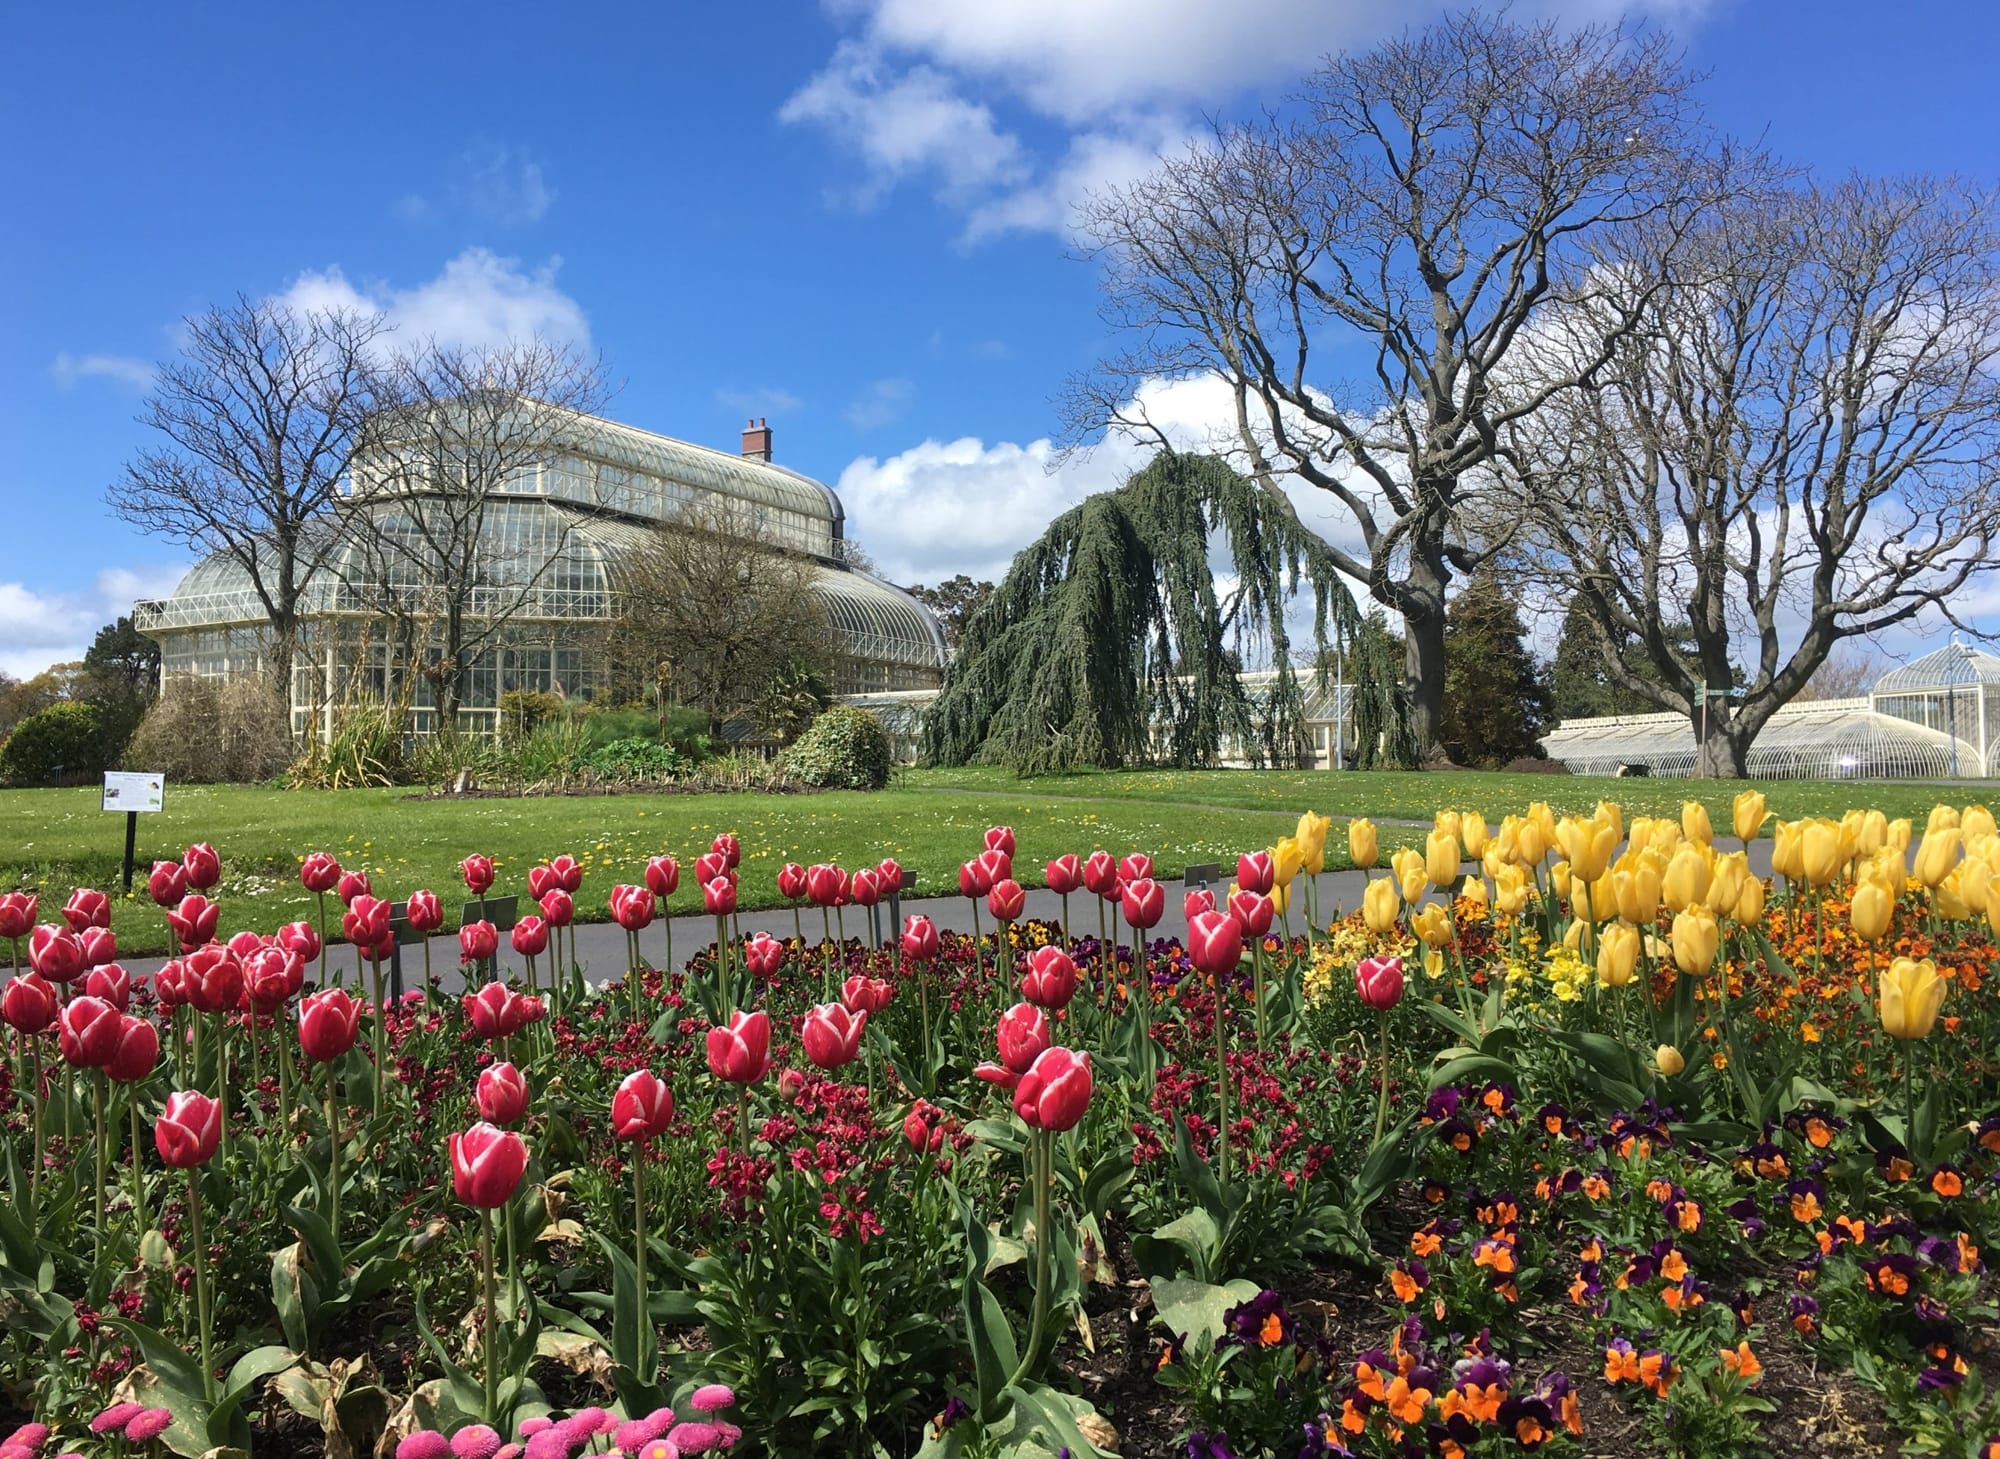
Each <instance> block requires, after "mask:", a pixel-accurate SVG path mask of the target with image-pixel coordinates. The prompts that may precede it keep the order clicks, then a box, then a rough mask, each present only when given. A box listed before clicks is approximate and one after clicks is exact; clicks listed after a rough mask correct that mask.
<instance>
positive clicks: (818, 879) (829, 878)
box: [806, 862, 986, 908]
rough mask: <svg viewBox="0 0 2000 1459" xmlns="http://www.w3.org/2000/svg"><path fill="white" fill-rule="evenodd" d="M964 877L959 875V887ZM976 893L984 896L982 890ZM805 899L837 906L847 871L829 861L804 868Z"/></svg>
mask: <svg viewBox="0 0 2000 1459" xmlns="http://www.w3.org/2000/svg"><path fill="white" fill-rule="evenodd" d="M963 881H964V878H963V876H961V877H960V884H961V887H962V886H963ZM978 895H980V896H982V897H983V896H985V895H986V893H985V891H984V890H981V891H980V892H979V893H978ZM806 899H807V900H808V901H810V902H811V903H812V904H813V905H814V906H815V907H822V908H824V907H838V906H840V905H841V904H842V903H843V902H845V901H846V900H847V873H846V872H844V871H842V870H841V869H840V868H839V867H837V866H834V865H833V864H831V863H830V862H821V863H819V864H818V865H815V866H809V867H807V868H806Z"/></svg>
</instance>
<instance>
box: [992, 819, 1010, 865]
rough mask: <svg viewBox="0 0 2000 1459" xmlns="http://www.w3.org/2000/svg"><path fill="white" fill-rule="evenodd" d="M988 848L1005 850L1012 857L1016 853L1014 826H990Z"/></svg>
mask: <svg viewBox="0 0 2000 1459" xmlns="http://www.w3.org/2000/svg"><path fill="white" fill-rule="evenodd" d="M986 849H987V850H988V851H1004V852H1005V853H1006V854H1007V855H1008V856H1009V857H1010V858H1011V857H1012V856H1013V854H1014V828H1013V827H1012V826H989V827H988V828H987V830H986Z"/></svg>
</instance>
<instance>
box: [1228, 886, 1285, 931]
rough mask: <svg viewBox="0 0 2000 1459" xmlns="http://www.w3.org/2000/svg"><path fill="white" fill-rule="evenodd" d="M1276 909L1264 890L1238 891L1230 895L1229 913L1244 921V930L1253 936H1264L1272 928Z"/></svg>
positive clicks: (1239, 920)
mask: <svg viewBox="0 0 2000 1459" xmlns="http://www.w3.org/2000/svg"><path fill="white" fill-rule="evenodd" d="M1276 910H1277V909H1276V908H1274V907H1273V906H1272V905H1271V899H1270V898H1269V897H1267V896H1265V895H1264V894H1263V893H1262V892H1252V891H1237V892H1232V893H1231V894H1230V897H1229V915H1230V916H1232V917H1234V918H1235V919H1236V920H1237V921H1238V922H1240V923H1242V924H1243V931H1244V932H1245V933H1246V934H1247V935H1248V936H1251V937H1262V936H1263V935H1264V934H1265V933H1267V932H1269V931H1270V930H1271V918H1272V917H1273V916H1274V915H1275V913H1276Z"/></svg>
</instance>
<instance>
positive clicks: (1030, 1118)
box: [1014, 1048, 1091, 1133]
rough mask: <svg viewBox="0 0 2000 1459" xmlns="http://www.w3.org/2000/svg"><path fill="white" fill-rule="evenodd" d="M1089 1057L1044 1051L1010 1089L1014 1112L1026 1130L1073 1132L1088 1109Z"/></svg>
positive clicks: (1053, 1049)
mask: <svg viewBox="0 0 2000 1459" xmlns="http://www.w3.org/2000/svg"><path fill="white" fill-rule="evenodd" d="M1090 1095H1091V1078H1090V1055H1088V1054H1079V1053H1076V1052H1074V1051H1072V1050H1070V1049H1065V1048H1049V1049H1044V1050H1043V1051H1042V1053H1041V1055H1040V1056H1039V1057H1038V1058H1036V1060H1035V1062H1034V1064H1033V1065H1032V1066H1031V1067H1030V1068H1029V1069H1028V1070H1027V1072H1025V1073H1024V1074H1022V1075H1021V1081H1020V1083H1018V1084H1016V1085H1015V1086H1014V1113H1015V1114H1017V1115H1019V1116H1020V1117H1021V1120H1022V1122H1023V1123H1024V1124H1026V1125H1027V1126H1028V1128H1030V1129H1033V1130H1050V1131H1054V1132H1056V1133H1060V1132H1061V1131H1063V1130H1068V1129H1074V1128H1075V1127H1076V1124H1077V1122H1078V1121H1079V1120H1081V1119H1082V1118H1083V1115H1084V1111H1085V1110H1087V1109H1088V1108H1089V1107H1090Z"/></svg>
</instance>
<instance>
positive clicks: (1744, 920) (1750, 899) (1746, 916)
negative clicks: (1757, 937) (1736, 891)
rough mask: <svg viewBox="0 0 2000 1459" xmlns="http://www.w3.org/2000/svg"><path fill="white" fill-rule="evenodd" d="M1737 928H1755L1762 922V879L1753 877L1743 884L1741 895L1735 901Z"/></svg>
mask: <svg viewBox="0 0 2000 1459" xmlns="http://www.w3.org/2000/svg"><path fill="white" fill-rule="evenodd" d="M1734 915H1735V918H1736V925H1737V926H1738V927H1755V926H1756V925H1757V924H1758V923H1759V922H1761V921H1763V920H1764V879H1763V878H1762V877H1757V876H1753V877H1750V878H1748V879H1747V880H1746V881H1745V882H1744V883H1743V894H1742V895H1741V896H1739V897H1738V898H1737V899H1736V911H1735V914H1734Z"/></svg>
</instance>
